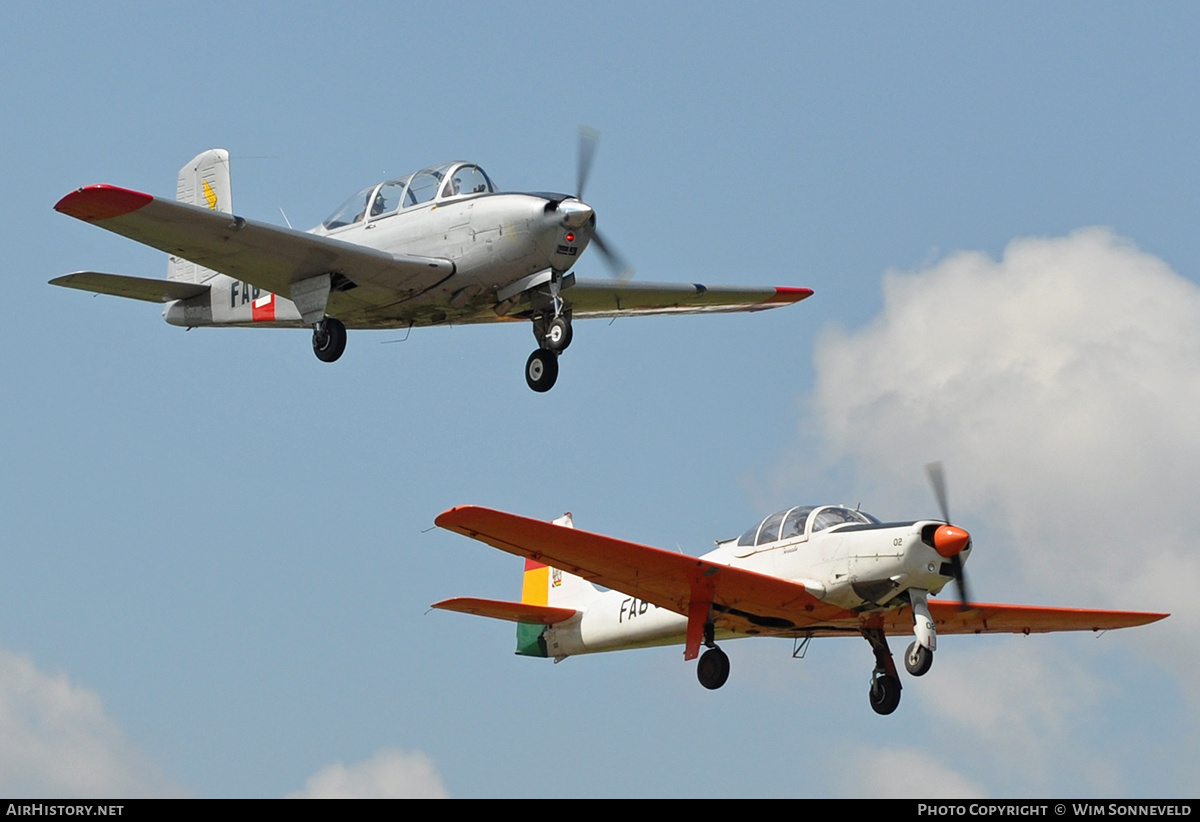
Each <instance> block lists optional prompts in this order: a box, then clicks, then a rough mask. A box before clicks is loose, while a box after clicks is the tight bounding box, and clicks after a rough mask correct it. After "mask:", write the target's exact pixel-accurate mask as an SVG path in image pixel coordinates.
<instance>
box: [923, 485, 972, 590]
mask: <svg viewBox="0 0 1200 822" xmlns="http://www.w3.org/2000/svg"><path fill="white" fill-rule="evenodd" d="M925 472H926V473H927V474H929V484H930V485H932V486H933V493H934V496H936V497H937V501H938V507H939V508H941V510H942V519H943V520H945V522H946V524H945V525H939V526H938V529H937V531H935V532H934V534H933V547H934V550H935V551H937V552H938V553H939V554H941V555H942V556H943V557H945V558H946V559H948V560H950V567H951V568H952V569H953V571H954V581H955V583H957V585H958V598H959V599H960V600H962V604H961V606H960V608H961V610H963V611H967V610H970V608H971V601H970V598H969V597H968V596H967V580H966V577H965V575H964V574H963V563H962V556H960V555H961V554H962V552H963V551H965V550H966V549H967V547H968V546H970V544H971V535H970V534H968V533H967V532H966V531H965V530H963V529H962V528H959V527H958V526H957V525H951V524H950V506H949V505H948V504H947V502H946V475H945V471H944V470H943V468H942V464H941V463H940V462H931V463H929V464H928V465H926V466H925Z"/></svg>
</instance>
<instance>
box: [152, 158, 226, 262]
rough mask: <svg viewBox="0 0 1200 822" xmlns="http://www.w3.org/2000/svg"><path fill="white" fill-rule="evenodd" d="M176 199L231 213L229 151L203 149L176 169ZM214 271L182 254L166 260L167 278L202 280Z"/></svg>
mask: <svg viewBox="0 0 1200 822" xmlns="http://www.w3.org/2000/svg"><path fill="white" fill-rule="evenodd" d="M175 199H176V200H177V201H178V202H181V203H188V204H189V205H195V206H200V207H201V208H208V209H212V210H213V211H220V212H222V213H224V214H232V213H233V187H232V183H231V182H230V176H229V152H228V151H226V150H225V149H223V148H210V149H209V150H208V151H202V152H200V153H199V154H197V155H196V156H195V157H193V158H192V159H191V160H189V161H188V162H187V163H185V164H184V166H183V168H181V169H179V180H178V183H177V185H176V188H175ZM216 273H217V272H215V271H213V270H212V269H210V268H204V267H203V266H199V265H196V264H195V263H193V262H192V261H190V260H185V259H183V258H182V257H175V256H172V257H171V258H170V259H169V260H168V262H167V279H169V280H183V281H185V282H192V283H201V282H204V281H206V280H208V279H210V278H211V277H213V276H214V275H216Z"/></svg>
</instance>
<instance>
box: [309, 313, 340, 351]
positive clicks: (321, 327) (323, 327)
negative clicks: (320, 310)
mask: <svg viewBox="0 0 1200 822" xmlns="http://www.w3.org/2000/svg"><path fill="white" fill-rule="evenodd" d="M345 350H346V326H344V325H343V324H342V322H341V320H335V319H334V318H333V317H326V318H325V319H323V320H321V322H319V323H317V326H316V328H314V329H313V353H314V354H316V355H317V359H318V360H320V361H321V362H333V361H334V360H336V359H337V358H338V357H340V356H342V352H343V351H345Z"/></svg>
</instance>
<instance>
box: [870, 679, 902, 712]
mask: <svg viewBox="0 0 1200 822" xmlns="http://www.w3.org/2000/svg"><path fill="white" fill-rule="evenodd" d="M899 704H900V680H899V679H897V678H896V677H894V676H890V675H888V674H883V675H882V676H877V677H875V681H874V682H872V683H871V708H872V709H873V710H874V711H875V713H877V714H882V715H884V716H887V715H888V714H890V713H891V712H892V711H894V710H896V707H897V706H898V705H899Z"/></svg>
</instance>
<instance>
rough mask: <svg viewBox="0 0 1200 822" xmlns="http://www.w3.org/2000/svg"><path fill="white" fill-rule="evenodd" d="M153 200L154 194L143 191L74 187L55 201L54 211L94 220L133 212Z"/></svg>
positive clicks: (106, 187) (89, 220)
mask: <svg viewBox="0 0 1200 822" xmlns="http://www.w3.org/2000/svg"><path fill="white" fill-rule="evenodd" d="M153 201H154V197H152V196H151V195H149V194H143V193H142V192H140V191H133V190H131V189H128V188H119V187H117V186H110V185H94V186H83V187H82V188H77V189H75V190H74V191H72V192H71V193H70V194H68V195H67V196H65V197H63V198H62V199H61V200H59V201H58V202H57V203H55V204H54V210H55V211H57V212H59V213H61V214H66V215H67V216H68V217H74V218H75V219H77V220H83V221H84V222H85V223H94V222H97V221H99V220H111V219H112V218H113V217H122V216H124V215H126V214H131V213H132V212H134V211H137V210H138V209H139V208H144V207H145V206H147V205H149V204H150V203H151V202H153Z"/></svg>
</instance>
